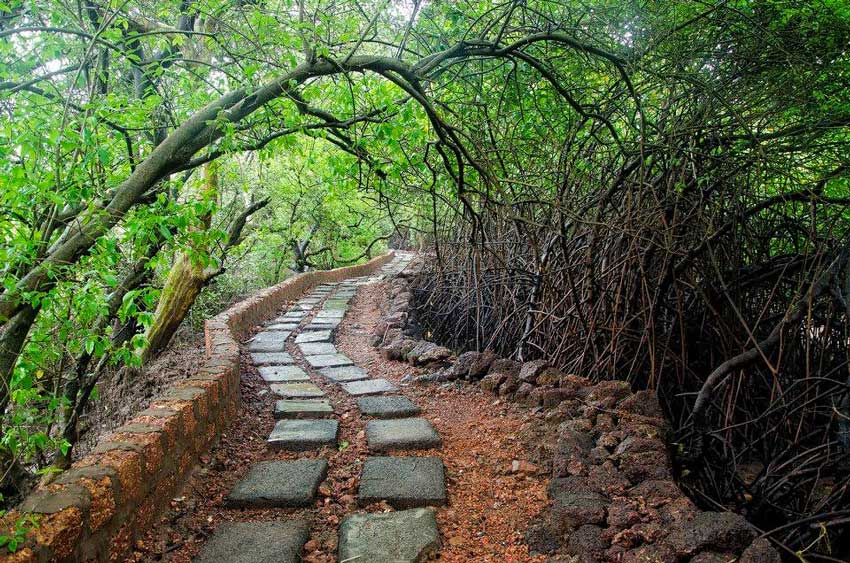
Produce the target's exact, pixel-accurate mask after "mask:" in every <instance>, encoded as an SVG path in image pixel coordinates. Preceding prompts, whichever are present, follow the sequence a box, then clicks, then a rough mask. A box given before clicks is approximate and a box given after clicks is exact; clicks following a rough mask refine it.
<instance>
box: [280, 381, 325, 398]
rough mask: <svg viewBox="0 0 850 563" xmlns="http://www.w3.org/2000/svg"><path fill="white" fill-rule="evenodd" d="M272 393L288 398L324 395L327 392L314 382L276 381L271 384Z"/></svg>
mask: <svg viewBox="0 0 850 563" xmlns="http://www.w3.org/2000/svg"><path fill="white" fill-rule="evenodd" d="M270 387H271V390H272V393H274V394H275V395H278V396H279V397H285V398H287V399H308V398H310V397H324V396H325V392H324V391H322V390H321V389H319V388H318V387H316V385H315V384H313V383H307V382H304V383H274V384H272V385H270Z"/></svg>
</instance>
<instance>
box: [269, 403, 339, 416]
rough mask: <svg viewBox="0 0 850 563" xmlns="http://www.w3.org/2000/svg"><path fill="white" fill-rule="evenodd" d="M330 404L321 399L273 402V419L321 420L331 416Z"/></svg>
mask: <svg viewBox="0 0 850 563" xmlns="http://www.w3.org/2000/svg"><path fill="white" fill-rule="evenodd" d="M333 412H334V411H333V407H331V404H330V403H329V402H328V401H326V400H323V399H302V400H298V399H282V400H280V401H275V404H274V417H275V418H322V417H324V416H326V415H329V414H333Z"/></svg>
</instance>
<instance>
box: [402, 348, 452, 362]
mask: <svg viewBox="0 0 850 563" xmlns="http://www.w3.org/2000/svg"><path fill="white" fill-rule="evenodd" d="M451 357H452V351H451V350H449V349H448V348H446V347H444V346H436V345H434V346H433V347H432V348H429V349H428V350H426V351H425V352H423V353H422V354H420V355H419V357H418V358H416V359H415V360H413V361H411V363H412V364H413V365H415V366H427V365H430V364H438V363H441V362H445V361H446V360H448V359H449V358H451ZM408 360H409V359H408Z"/></svg>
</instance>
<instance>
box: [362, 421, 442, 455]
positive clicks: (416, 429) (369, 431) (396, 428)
mask: <svg viewBox="0 0 850 563" xmlns="http://www.w3.org/2000/svg"><path fill="white" fill-rule="evenodd" d="M366 440H367V441H368V443H369V449H370V450H371V451H373V452H386V451H389V450H427V449H431V448H439V447H440V446H441V445H442V443H443V441H442V440H441V439H440V435H439V434H438V433H437V431H436V430H434V427H433V426H431V423H430V422H428V421H427V420H425V419H424V418H399V419H395V420H370V421H369V422H367V423H366Z"/></svg>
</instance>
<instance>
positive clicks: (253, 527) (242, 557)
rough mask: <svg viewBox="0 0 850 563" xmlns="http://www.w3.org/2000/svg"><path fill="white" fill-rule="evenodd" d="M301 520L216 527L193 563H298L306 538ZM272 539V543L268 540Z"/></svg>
mask: <svg viewBox="0 0 850 563" xmlns="http://www.w3.org/2000/svg"><path fill="white" fill-rule="evenodd" d="M309 530H310V529H309V525H308V524H307V522H306V521H303V520H290V521H287V522H236V523H232V522H226V523H222V524H220V525H219V526H218V528H217V529H216V531H215V533H214V534H213V536H212V537H211V538H210V539H209V540H208V541H207V543H206V544H205V545H204V547H203V549H202V550H201V553H200V554H199V555H198V556H197V557H196V558H195V559H193V561H194V562H195V563H221V562H222V561H227V562H228V563H267V562H268V561H275V562H276V563H298V562H299V561H301V549H302V548H303V547H304V544H305V543H307V538H308V537H309ZM271 538H274V541H270V539H271Z"/></svg>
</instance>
